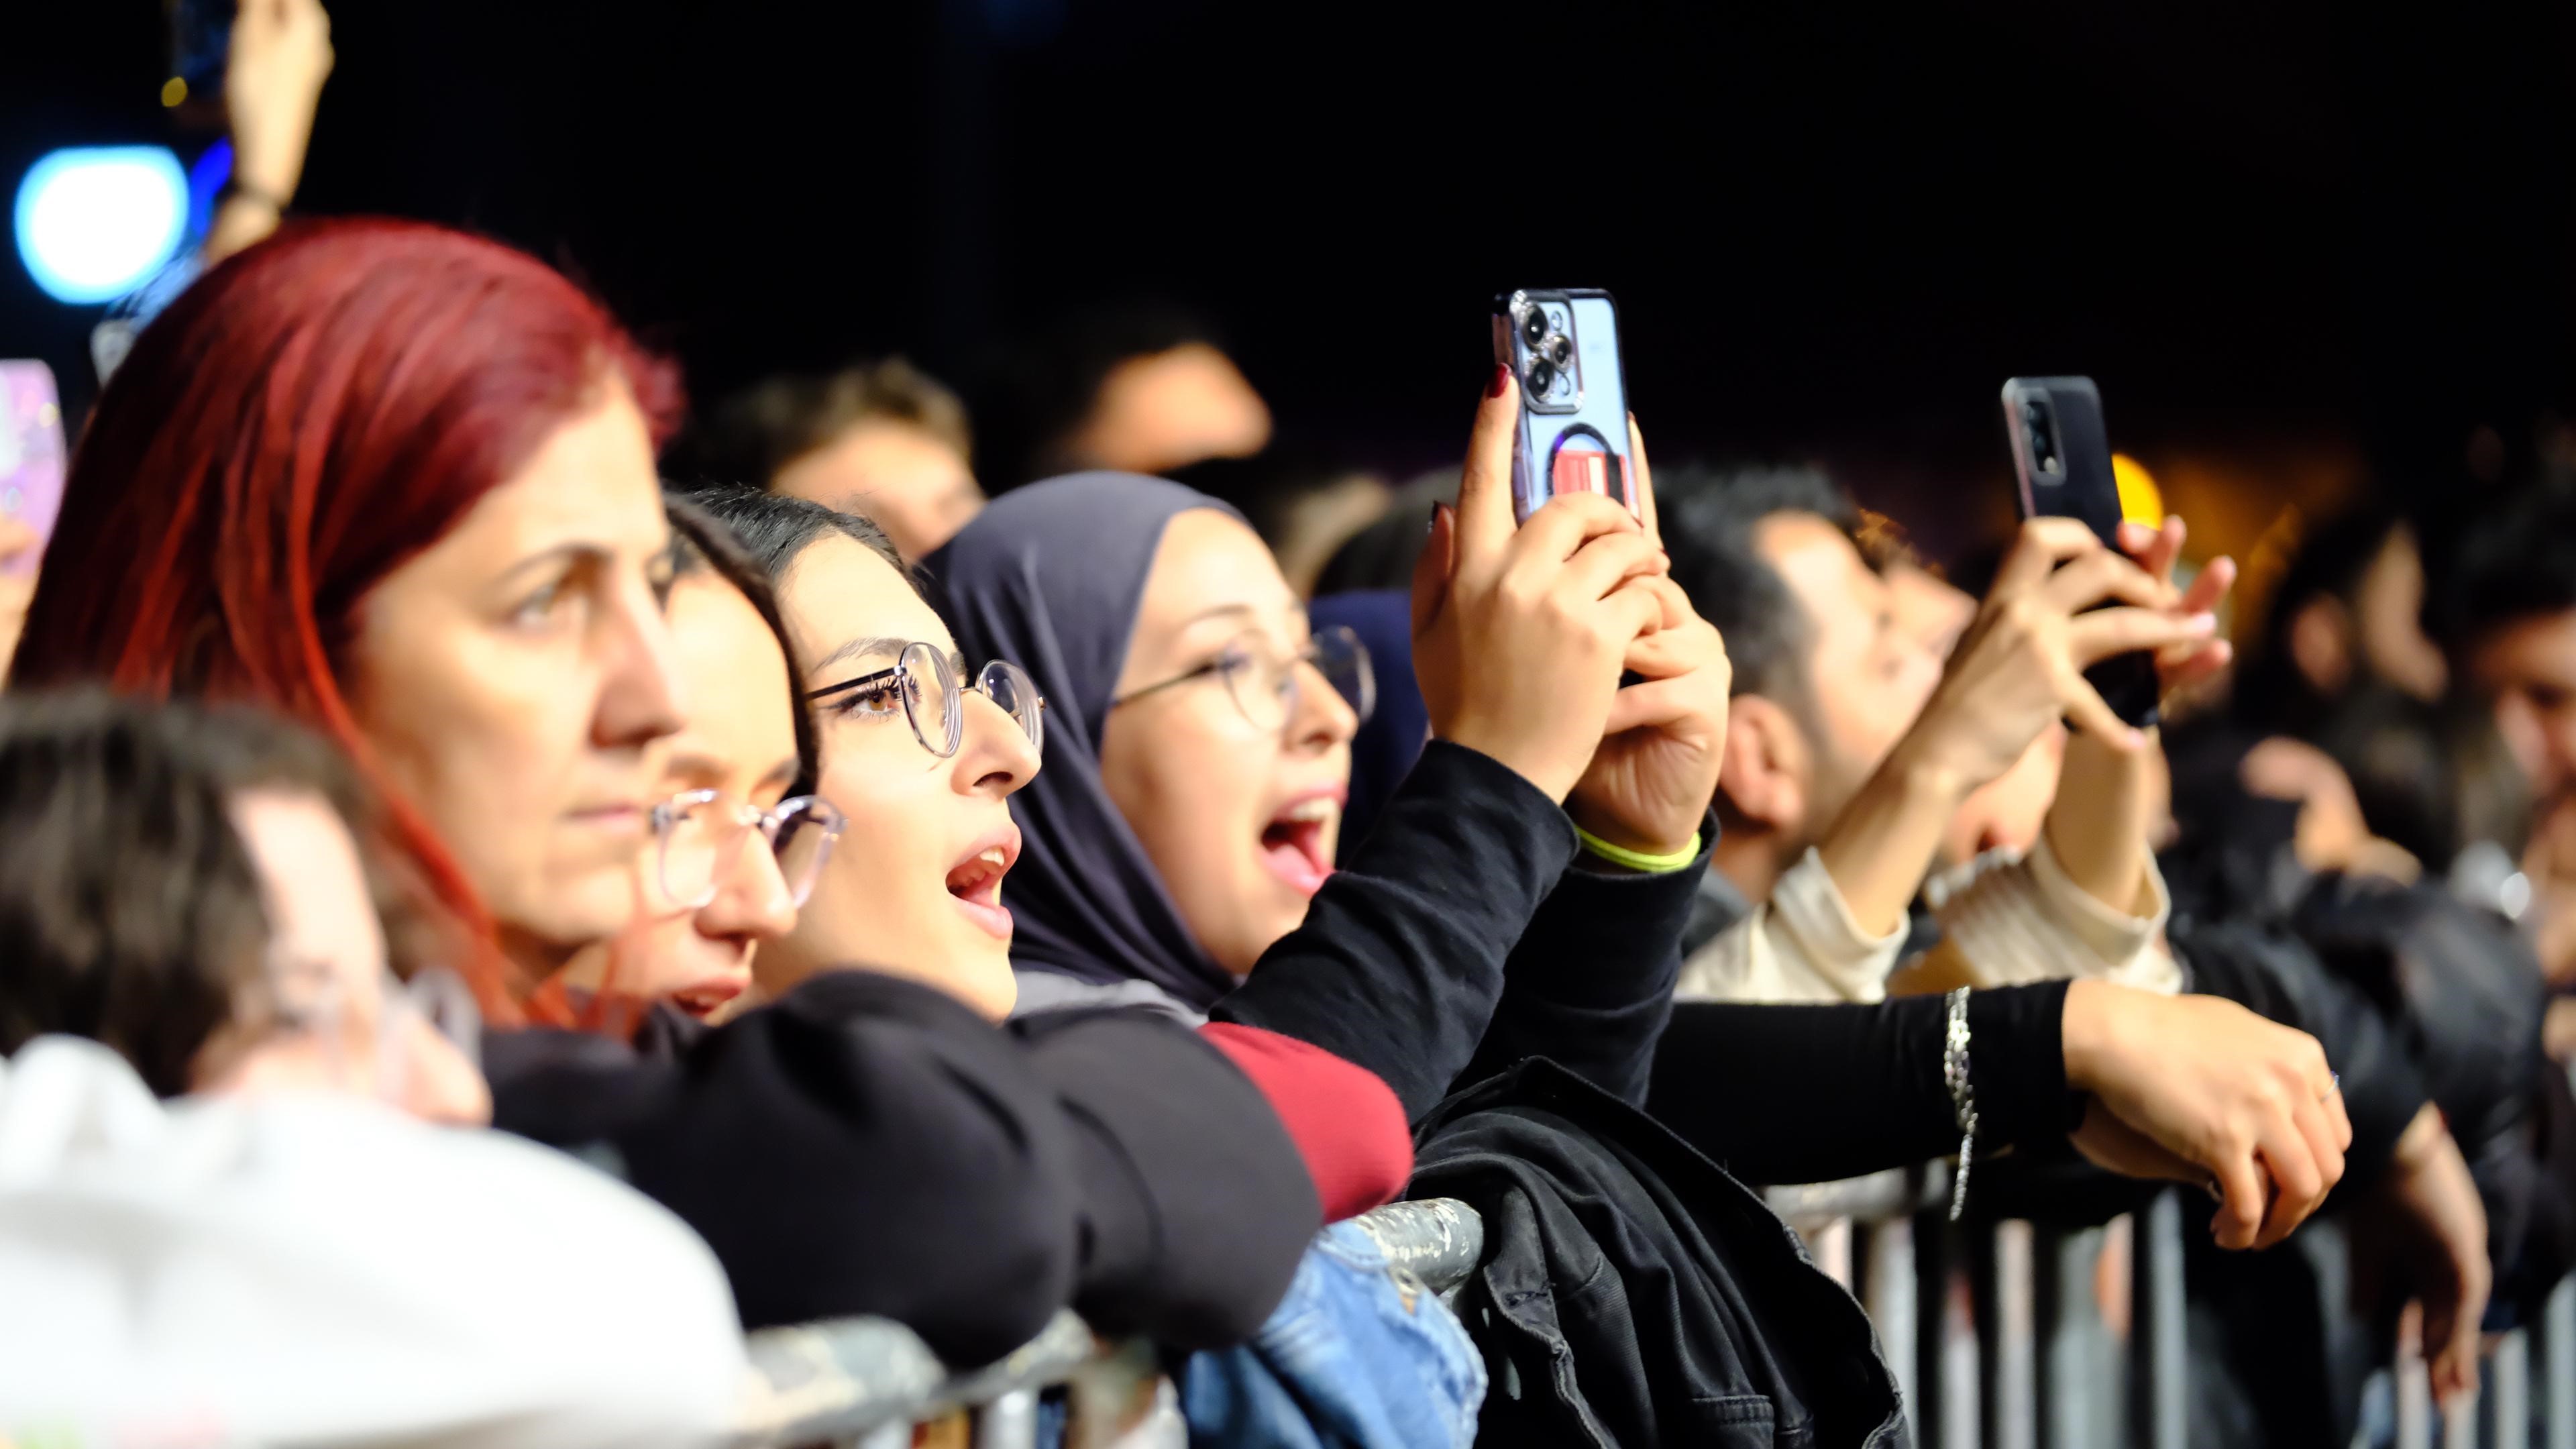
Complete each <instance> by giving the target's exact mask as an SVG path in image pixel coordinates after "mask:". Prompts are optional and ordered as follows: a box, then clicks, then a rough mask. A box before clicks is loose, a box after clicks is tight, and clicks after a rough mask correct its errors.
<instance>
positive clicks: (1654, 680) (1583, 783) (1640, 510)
mask: <svg viewBox="0 0 2576 1449" xmlns="http://www.w3.org/2000/svg"><path fill="white" fill-rule="evenodd" d="M1626 431H1627V435H1628V456H1629V457H1630V458H1631V459H1632V460H1633V461H1634V472H1633V474H1632V477H1633V481H1634V485H1635V491H1634V493H1633V494H1632V498H1633V500H1634V502H1635V504H1636V509H1637V515H1638V522H1639V525H1640V526H1641V527H1642V528H1644V530H1645V532H1646V536H1647V537H1648V538H1649V539H1656V540H1657V541H1658V543H1659V544H1660V539H1659V537H1658V535H1657V532H1656V527H1655V486H1654V479H1653V476H1652V474H1651V473H1650V472H1649V470H1648V468H1647V466H1646V446H1645V440H1644V439H1643V438H1641V437H1640V436H1639V435H1638V432H1637V425H1636V420H1635V419H1633V418H1632V419H1630V420H1629V421H1628V425H1627V429H1626ZM1624 587H1626V588H1628V589H1630V590H1637V591H1642V592H1644V593H1646V594H1648V595H1649V596H1651V597H1652V598H1653V599H1654V600H1655V602H1656V605H1657V610H1658V613H1657V617H1656V621H1655V627H1654V628H1653V629H1652V630H1651V631H1649V632H1647V633H1645V634H1641V635H1639V636H1638V637H1637V638H1636V639H1635V640H1634V641H1633V642H1631V643H1630V644H1629V646H1628V654H1627V658H1626V660H1625V661H1624V662H1625V664H1626V666H1627V668H1626V672H1627V674H1628V675H1629V676H1632V677H1633V681H1634V682H1632V683H1629V684H1627V685H1626V686H1625V687H1623V688H1621V689H1620V690H1619V692H1618V694H1617V695H1616V696H1615V697H1614V698H1613V699H1612V700H1611V703H1610V714H1609V717H1608V718H1607V719H1606V720H1605V721H1603V724H1602V738H1601V746H1600V748H1599V749H1598V750H1595V751H1594V752H1593V755H1592V763H1591V764H1590V766H1588V767H1587V768H1586V769H1585V770H1584V772H1583V778H1582V780H1580V781H1579V782H1577V783H1576V785H1575V787H1574V793H1573V795H1572V796H1570V797H1569V798H1568V799H1567V800H1566V812H1567V813H1568V814H1569V815H1571V816H1573V818H1574V823H1575V824H1577V825H1580V826H1582V827H1583V828H1584V829H1585V830H1588V831H1590V832H1591V833H1592V834H1594V835H1596V836H1598V837H1600V838H1601V839H1603V840H1606V841H1608V842H1609V843H1610V844H1612V845H1616V846H1619V847H1621V848H1623V849H1627V850H1633V851H1636V852H1637V853H1638V854H1640V855H1650V856H1671V855H1678V854H1680V853H1682V852H1684V851H1687V850H1689V849H1690V848H1691V843H1692V841H1693V839H1694V838H1695V837H1696V836H1697V835H1698V833H1699V828H1700V822H1701V821H1702V820H1703V819H1705V818H1706V817H1707V814H1708V806H1709V802H1710V801H1711V800H1713V799H1715V798H1716V797H1717V777H1718V771H1719V769H1720V767H1721V766H1722V765H1723V764H1724V761H1725V747H1726V713H1727V699H1728V696H1729V695H1730V694H1731V693H1732V692H1733V686H1734V678H1735V674H1734V669H1733V666H1732V665H1731V664H1730V663H1729V661H1728V659H1727V657H1726V641H1725V640H1724V639H1723V638H1721V637H1720V636H1719V634H1718V632H1717V626H1715V625H1713V624H1711V623H1709V622H1708V621H1707V620H1706V619H1703V618H1701V617H1700V616H1699V613H1698V611H1697V610H1695V609H1693V608H1692V607H1691V602H1690V597H1689V596H1688V595H1687V594H1685V593H1683V592H1682V589H1681V586H1680V585H1679V584H1676V583H1674V582H1673V581H1672V580H1671V579H1670V578H1668V577H1665V576H1664V575H1662V574H1641V575H1638V576H1637V577H1635V578H1633V579H1630V580H1629V581H1628V582H1627V584H1626V585H1625V586H1624Z"/></svg>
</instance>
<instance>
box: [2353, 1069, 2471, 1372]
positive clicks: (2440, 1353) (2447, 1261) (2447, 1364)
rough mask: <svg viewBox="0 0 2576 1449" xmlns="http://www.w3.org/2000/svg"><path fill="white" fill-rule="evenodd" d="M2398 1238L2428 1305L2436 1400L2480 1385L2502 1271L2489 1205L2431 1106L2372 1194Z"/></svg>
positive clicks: (2397, 1249) (2397, 1250) (2418, 1296)
mask: <svg viewBox="0 0 2576 1449" xmlns="http://www.w3.org/2000/svg"><path fill="white" fill-rule="evenodd" d="M2372 1196H2373V1197H2374V1199H2375V1200H2376V1201H2375V1202H2374V1206H2375V1207H2378V1208H2381V1209H2384V1210H2385V1211H2386V1213H2387V1214H2388V1215H2389V1216H2390V1218H2391V1219H2392V1221H2391V1222H2390V1224H2389V1226H2390V1227H2392V1228H2394V1229H2395V1230H2396V1231H2395V1235H2394V1241H2393V1242H2392V1243H2391V1245H2390V1246H2391V1247H2392V1249H2393V1250H2394V1253H2393V1256H2394V1258H2395V1266H2396V1267H2397V1268H2398V1270H2399V1271H2400V1272H2401V1273H2402V1274H2403V1275H2404V1277H2405V1281H2406V1285H2407V1289H2408V1291H2410V1292H2411V1293H2413V1294H2414V1296H2415V1300H2416V1301H2417V1302H2418V1303H2420V1304H2422V1305H2423V1335H2424V1366H2425V1368H2426V1370H2427V1371H2428V1372H2429V1374H2430V1376H2431V1378H2432V1381H2433V1397H2434V1398H2435V1399H2436V1400H2437V1401H2448V1400H2449V1399H2450V1398H2451V1397H2453V1396H2454V1395H2457V1394H2464V1393H2470V1392H2473V1391H2475V1390H2476V1388H2477V1386H2478V1351H2479V1342H2478V1338H2479V1335H2478V1325H2479V1321H2480V1320H2482V1319H2484V1318H2485V1317H2486V1312H2487V1297H2488V1295H2489V1293H2490V1292H2492V1291H2493V1289H2494V1286H2495V1269H2494V1266H2493V1265H2492V1264H2490V1263H2489V1262H2488V1261H2487V1213H2486V1205H2485V1204H2484V1203H2483V1202H2481V1201H2480V1200H2479V1198H2478V1185H2477V1183H2476V1181H2475V1180H2474V1179H2472V1178H2471V1177H2470V1176H2469V1164H2468V1160H2467V1159H2466V1158H2464V1157H2462V1156H2461V1155H2460V1144H2459V1143H2457V1142H2455V1141H2453V1140H2452V1138H2451V1133H2450V1129H2449V1128H2447V1127H2445V1126H2443V1125H2442V1114H2441V1113H2440V1111H2439V1110H2437V1109H2435V1108H2434V1107H2432V1106H2430V1105H2427V1106H2426V1107H2425V1108H2424V1110H2423V1111H2421V1112H2419V1113H2417V1114H2416V1117H2415V1120H2414V1122H2412V1123H2411V1124H2409V1125H2408V1126H2407V1129H2406V1132H2405V1134H2404V1135H2403V1136H2401V1137H2399V1138H2398V1139H2397V1150H2396V1152H2395V1153H2394V1154H2393V1155H2392V1156H2391V1157H2390V1159H2389V1166H2388V1175H2387V1176H2386V1177H2384V1178H2382V1179H2381V1180H2380V1184H2379V1186H2378V1188H2377V1190H2376V1191H2375V1192H2374V1193H2373V1194H2372Z"/></svg>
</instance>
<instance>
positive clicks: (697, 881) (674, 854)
mask: <svg viewBox="0 0 2576 1449" xmlns="http://www.w3.org/2000/svg"><path fill="white" fill-rule="evenodd" d="M841 823H842V821H841V812H840V811H838V810H836V809H834V808H833V807H832V803H831V802H830V801H828V800H825V799H824V798H823V797H821V796H819V795H799V796H796V797H795V798H794V799H791V800H781V801H779V802H778V804H777V806H776V807H775V808H773V809H769V810H763V809H761V808H760V807H759V806H757V805H754V804H752V803H751V802H749V801H747V800H742V799H737V798H732V797H728V796H727V795H726V794H725V793H724V792H723V791H721V790H683V791H681V792H680V793H679V794H677V795H674V796H672V797H671V798H670V799H668V800H665V801H663V802H662V803H661V804H659V805H656V806H654V807H653V838H654V865H655V883H656V884H658V885H660V886H661V888H662V894H663V896H664V897H665V898H667V899H668V901H669V902H670V904H671V905H672V906H674V907H675V908H677V909H680V910H690V911H694V910H696V909H697V908H698V907H700V906H703V905H705V904H706V903H707V902H709V901H711V900H714V899H715V898H716V887H717V885H718V883H719V882H721V881H722V880H723V879H724V874H725V872H726V871H728V870H731V869H732V868H733V862H734V859H735V857H737V856H739V855H740V854H741V853H742V847H743V843H744V842H745V841H748V840H749V839H751V836H752V832H753V831H758V832H759V833H760V835H761V838H762V839H763V840H764V841H765V842H766V843H767V844H768V846H769V850H770V853H771V854H772V855H773V856H775V857H776V859H777V861H778V878H779V879H780V880H782V881H784V882H786V885H787V894H788V896H789V898H790V899H792V900H794V901H795V903H796V904H798V905H800V906H801V905H803V904H805V899H806V897H808V896H810V895H812V894H813V893H814V882H816V881H817V880H820V879H821V878H822V875H823V862H824V861H826V860H828V859H830V858H831V855H832V844H833V842H835V841H837V840H839V839H840V838H841Z"/></svg>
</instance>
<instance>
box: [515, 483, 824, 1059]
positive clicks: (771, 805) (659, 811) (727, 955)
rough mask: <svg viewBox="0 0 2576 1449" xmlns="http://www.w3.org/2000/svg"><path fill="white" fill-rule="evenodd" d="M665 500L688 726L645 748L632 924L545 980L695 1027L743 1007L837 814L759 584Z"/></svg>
mask: <svg viewBox="0 0 2576 1449" xmlns="http://www.w3.org/2000/svg"><path fill="white" fill-rule="evenodd" d="M666 506H667V507H668V509H669V512H670V516H671V527H672V531H673V532H674V533H675V534H676V535H677V536H678V539H679V544H680V546H679V549H678V553H677V556H676V564H675V568H674V573H673V579H672V585H671V600H670V605H669V610H670V620H671V641H672V646H673V650H674V655H673V658H674V660H675V662H676V663H677V665H678V668H679V673H680V678H681V679H682V680H683V681H684V682H695V683H696V685H697V686H698V687H696V688H693V689H692V690H691V693H690V699H691V704H690V712H689V721H688V723H687V724H686V725H685V726H683V727H682V728H681V730H680V732H679V733H678V734H675V735H673V736H671V737H670V738H669V739H668V740H665V741H662V742H660V743H659V744H658V745H656V746H655V750H656V752H657V754H658V755H659V757H660V760H661V770H660V773H659V779H658V783H657V784H656V786H655V789H656V791H657V793H659V794H660V796H661V798H660V799H659V800H657V801H656V802H655V804H654V806H653V809H652V817H651V818H652V827H653V830H652V841H651V844H650V845H649V846H648V847H647V848H646V851H645V855H644V859H643V860H642V861H641V862H640V863H639V865H638V868H637V872H636V878H637V880H636V884H637V888H636V914H635V919H634V921H633V922H632V923H630V924H629V925H628V926H627V927H626V929H624V930H622V931H620V932H618V933H617V934H616V935H615V936H613V937H611V938H609V939H608V940H605V941H601V942H599V943H597V944H595V945H593V946H591V947H589V948H587V949H585V950H584V951H583V952H582V953H581V954H580V955H578V956H576V957H575V958H574V959H573V962H572V964H571V965H569V966H568V967H566V968H565V969H564V970H563V971H562V972H560V973H558V975H557V976H556V977H555V980H556V981H557V982H559V983H561V985H562V986H563V988H564V989H565V990H567V991H569V992H573V993H577V994H580V995H583V996H587V997H591V998H597V997H598V996H600V995H601V994H602V993H605V994H606V995H608V996H609V997H611V998H614V999H617V1000H622V1001H626V1002H629V1003H640V1004H643V1005H645V1006H648V1007H649V1006H650V1005H652V1004H655V1003H663V1004H667V1005H669V1006H670V1007H672V1008H675V1009H677V1010H679V1011H681V1012H684V1013H686V1014H688V1015H689V1016H692V1017H694V1018H696V1019H698V1020H700V1021H709V1020H715V1019H718V1018H720V1017H723V1016H727V1015H730V1014H732V1012H733V1011H735V1010H737V1009H739V1007H738V1006H737V1003H740V1004H741V1005H748V1004H749V1003H748V1002H746V1001H744V999H743V998H744V993H745V992H747V991H749V990H750V989H751V984H752V961H753V958H754V956H755V955H756V954H757V953H758V952H759V950H760V949H761V947H762V946H763V945H764V944H766V943H772V942H776V941H778V940H779V939H781V938H783V937H784V936H786V935H787V933H788V932H789V931H791V930H793V929H794V928H795V925H796V912H797V908H798V907H800V906H802V905H803V904H805V901H806V898H807V897H809V896H810V895H812V894H813V890H814V883H815V881H816V879H818V878H819V877H820V876H821V874H822V871H823V868H824V865H825V863H826V862H827V861H829V860H830V859H831V856H832V849H833V846H834V845H835V844H836V843H838V841H839V840H840V837H841V829H842V819H841V813H840V811H838V810H837V809H835V808H833V806H832V804H831V803H830V802H829V801H827V800H825V799H823V798H822V797H821V796H819V795H817V794H815V793H814V781H815V778H816V776H817V774H818V773H819V772H820V767H821V753H820V748H819V746H818V744H817V742H816V738H815V730H814V721H813V715H812V712H811V711H810V710H808V709H806V708H805V707H804V705H803V703H802V701H801V700H800V699H799V697H798V693H797V689H798V685H797V681H796V680H795V679H794V678H793V677H792V676H791V674H790V666H789V664H788V661H787V656H786V652H785V648H784V644H783V640H784V638H785V635H784V633H783V632H782V626H781V625H780V624H779V622H778V619H777V606H776V604H775V603H774V602H773V601H772V600H771V599H770V596H769V591H768V587H767V585H766V583H765V582H763V581H762V580H761V578H760V575H759V573H758V571H757V570H756V569H754V568H753V567H752V566H751V565H750V564H749V563H748V562H747V561H746V560H744V559H742V558H741V556H740V554H739V552H738V551H737V550H736V549H735V547H734V545H733V543H732V540H731V539H730V538H729V537H728V536H727V535H726V534H725V532H724V526H723V525H722V524H720V523H717V522H716V521H715V520H713V519H711V518H708V517H707V516H706V515H705V514H703V513H701V512H699V511H698V510H697V509H696V508H694V507H692V506H691V505H689V504H688V503H686V502H683V501H681V500H679V499H676V498H675V499H672V500H670V501H669V502H668V504H667V505H666ZM580 1005H581V1004H576V1008H577V1009H579V1007H580Z"/></svg>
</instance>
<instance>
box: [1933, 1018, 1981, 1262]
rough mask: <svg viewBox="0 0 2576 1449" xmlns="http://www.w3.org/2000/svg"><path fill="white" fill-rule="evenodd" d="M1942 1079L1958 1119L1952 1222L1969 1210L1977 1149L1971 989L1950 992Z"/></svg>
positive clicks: (1951, 1186)
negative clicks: (1970, 1179) (1971, 1071)
mask: <svg viewBox="0 0 2576 1449" xmlns="http://www.w3.org/2000/svg"><path fill="white" fill-rule="evenodd" d="M1941 1080H1942V1081H1943V1082H1944V1083H1946V1084H1947V1085H1948V1086H1949V1088H1950V1110H1951V1111H1952V1112H1954V1113H1956V1114H1957V1116H1958V1119H1959V1175H1958V1176H1956V1177H1954V1178H1952V1179H1950V1221H1952V1222H1954V1223H1955V1222H1957V1221H1958V1220H1959V1215H1960V1214H1961V1213H1964V1212H1966V1211H1967V1210H1968V1163H1969V1161H1970V1159H1971V1158H1973V1157H1974V1156H1975V1154H1976V1150H1977V1089H1976V1087H1975V1085H1974V1084H1972V1083H1971V1082H1970V1081H1969V1080H1968V988H1966V987H1964V986H1962V987H1960V988H1959V989H1957V990H1956V991H1953V992H1951V993H1950V1018H1949V1026H1948V1028H1947V1029H1946V1030H1945V1031H1944V1032H1943V1034H1942V1038H1941Z"/></svg>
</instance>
